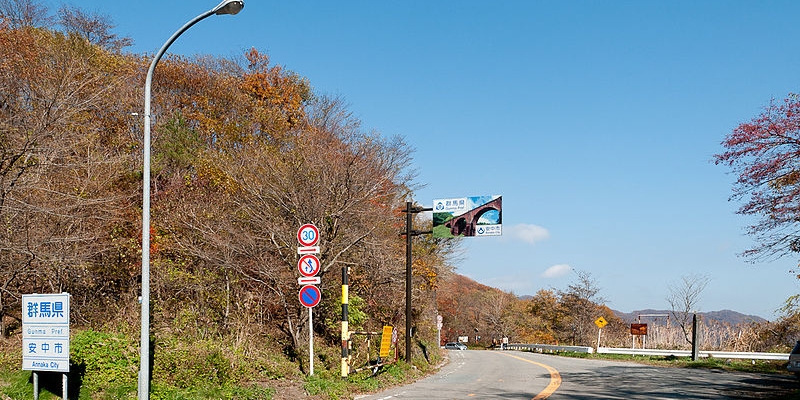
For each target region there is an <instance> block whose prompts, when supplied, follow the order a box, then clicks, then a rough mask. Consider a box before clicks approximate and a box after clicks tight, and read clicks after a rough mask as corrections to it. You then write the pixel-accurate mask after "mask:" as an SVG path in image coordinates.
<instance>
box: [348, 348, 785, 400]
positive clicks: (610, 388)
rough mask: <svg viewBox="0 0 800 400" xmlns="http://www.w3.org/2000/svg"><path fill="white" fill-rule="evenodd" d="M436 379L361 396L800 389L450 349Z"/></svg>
mask: <svg viewBox="0 0 800 400" xmlns="http://www.w3.org/2000/svg"><path fill="white" fill-rule="evenodd" d="M449 356H450V362H449V363H448V364H447V365H446V366H444V367H443V368H442V369H441V371H440V372H439V373H438V374H436V375H433V376H429V377H427V378H424V379H421V380H419V381H417V382H415V383H413V384H410V385H406V386H402V387H397V388H393V389H389V390H387V391H384V392H381V393H378V394H373V395H367V396H363V395H362V396H357V397H356V399H358V400H403V399H424V400H439V399H526V400H531V399H535V400H539V399H545V398H547V399H550V400H565V399H588V400H599V399H641V400H650V399H753V398H756V399H770V398H776V397H778V396H780V395H785V394H787V393H789V392H790V391H792V390H796V389H798V388H800V384H798V382H797V379H796V378H795V377H793V376H791V375H770V374H751V373H736V372H724V371H720V370H706V369H688V368H665V367H653V366H648V365H642V364H637V363H633V362H617V361H605V360H587V359H577V358H568V357H558V356H552V355H542V354H535V353H526V352H517V351H505V352H500V351H477V350H475V351H473V350H467V351H450V352H449Z"/></svg>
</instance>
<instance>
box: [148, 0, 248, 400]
mask: <svg viewBox="0 0 800 400" xmlns="http://www.w3.org/2000/svg"><path fill="white" fill-rule="evenodd" d="M242 8H244V1H243V0H223V1H222V2H221V3H219V4H218V5H217V6H216V7H214V8H212V9H211V10H208V11H206V12H204V13H202V14H200V15H198V16H196V17H194V19H192V20H191V21H189V22H187V23H186V24H185V25H183V26H182V27H181V28H180V29H178V30H177V31H175V33H173V34H172V36H170V38H169V39H167V41H166V42H165V43H164V45H163V46H161V49H159V50H158V53H156V55H155V57H153V61H152V62H151V63H150V68H149V69H148V70H147V78H145V83H144V143H143V147H144V162H143V165H142V298H141V305H142V311H141V313H142V324H141V337H140V344H139V346H140V347H139V351H140V356H139V400H147V399H149V398H150V97H151V96H150V87H151V85H152V82H153V72H155V69H156V65H158V61H159V60H160V59H161V57H162V56H163V55H164V53H166V51H167V49H168V48H169V46H170V45H172V43H173V42H175V40H176V39H178V37H179V36H180V35H181V34H183V32H186V30H188V29H189V28H191V27H192V26H193V25H194V24H196V23H198V22H200V21H202V20H204V19H206V18H208V17H210V16H212V15H224V14H231V15H235V14H238V13H239V11H241V10H242Z"/></svg>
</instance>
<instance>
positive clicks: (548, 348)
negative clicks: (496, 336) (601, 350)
mask: <svg viewBox="0 0 800 400" xmlns="http://www.w3.org/2000/svg"><path fill="white" fill-rule="evenodd" d="M505 348H506V349H508V350H528V351H535V352H539V353H544V352H548V353H557V352H572V353H589V354H591V353H592V352H594V349H593V348H591V347H584V346H555V345H551V344H522V343H509V344H507V345H505Z"/></svg>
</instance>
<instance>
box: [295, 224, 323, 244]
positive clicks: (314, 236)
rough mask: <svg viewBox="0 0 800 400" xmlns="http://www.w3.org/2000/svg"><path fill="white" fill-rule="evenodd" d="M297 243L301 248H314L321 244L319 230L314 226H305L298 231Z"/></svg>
mask: <svg viewBox="0 0 800 400" xmlns="http://www.w3.org/2000/svg"><path fill="white" fill-rule="evenodd" d="M297 241H298V242H299V243H300V245H301V246H305V247H309V246H314V245H316V244H317V242H319V229H317V227H316V226H315V225H314V224H304V225H303V226H301V227H300V229H298V230H297Z"/></svg>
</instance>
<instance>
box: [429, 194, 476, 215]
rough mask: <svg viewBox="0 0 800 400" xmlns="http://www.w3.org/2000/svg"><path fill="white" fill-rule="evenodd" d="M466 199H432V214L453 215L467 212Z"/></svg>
mask: <svg viewBox="0 0 800 400" xmlns="http://www.w3.org/2000/svg"><path fill="white" fill-rule="evenodd" d="M468 205H469V204H468V203H467V198H466V197H456V198H452V199H434V200H433V212H450V213H453V214H455V215H459V214H463V213H464V212H466V211H468V209H467V206H468Z"/></svg>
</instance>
